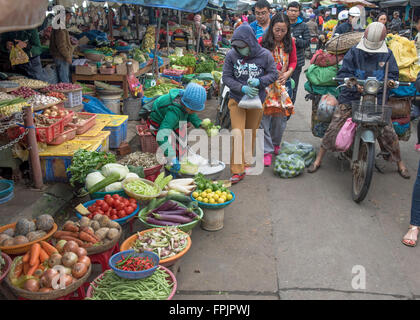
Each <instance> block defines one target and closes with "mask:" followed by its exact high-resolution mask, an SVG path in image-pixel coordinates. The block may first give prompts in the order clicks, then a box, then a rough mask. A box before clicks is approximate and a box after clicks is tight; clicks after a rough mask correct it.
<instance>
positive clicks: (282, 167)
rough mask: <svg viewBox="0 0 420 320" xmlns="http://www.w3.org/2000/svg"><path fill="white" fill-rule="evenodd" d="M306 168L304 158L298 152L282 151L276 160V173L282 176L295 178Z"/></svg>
mask: <svg viewBox="0 0 420 320" xmlns="http://www.w3.org/2000/svg"><path fill="white" fill-rule="evenodd" d="M304 169H305V162H304V160H303V158H302V157H301V156H299V155H297V154H286V153H280V154H279V155H278V156H277V157H276V160H275V162H274V174H276V175H278V176H279V177H280V178H293V177H297V176H298V175H300V174H301V173H302V172H303V170H304Z"/></svg>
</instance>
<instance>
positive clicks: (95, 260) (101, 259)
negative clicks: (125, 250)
mask: <svg viewBox="0 0 420 320" xmlns="http://www.w3.org/2000/svg"><path fill="white" fill-rule="evenodd" d="M119 251H120V245H119V244H118V242H117V243H116V244H115V245H114V246H113V247H112V248H111V249H108V250H107V251H105V252H102V253H97V254H93V255H90V256H89V258H90V262H91V263H92V264H100V265H101V266H102V272H105V271H106V270H108V269H110V268H109V265H108V261H109V258H111V256H112V255H114V254H116V253H118V252H119Z"/></svg>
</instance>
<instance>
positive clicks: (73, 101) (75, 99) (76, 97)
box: [64, 88, 83, 108]
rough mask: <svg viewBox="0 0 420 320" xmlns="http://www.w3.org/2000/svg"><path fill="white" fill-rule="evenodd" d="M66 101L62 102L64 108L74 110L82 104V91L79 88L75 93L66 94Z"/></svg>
mask: <svg viewBox="0 0 420 320" xmlns="http://www.w3.org/2000/svg"><path fill="white" fill-rule="evenodd" d="M66 95H67V100H66V101H65V102H64V106H65V107H66V108H74V107H78V106H81V105H82V104H83V89H82V88H80V89H78V90H75V91H71V92H68V93H66Z"/></svg>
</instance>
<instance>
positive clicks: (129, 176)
mask: <svg viewBox="0 0 420 320" xmlns="http://www.w3.org/2000/svg"><path fill="white" fill-rule="evenodd" d="M125 178H126V179H128V178H140V177H139V175H138V174H137V173H134V172H129V173H128V174H127V175H126V176H125Z"/></svg>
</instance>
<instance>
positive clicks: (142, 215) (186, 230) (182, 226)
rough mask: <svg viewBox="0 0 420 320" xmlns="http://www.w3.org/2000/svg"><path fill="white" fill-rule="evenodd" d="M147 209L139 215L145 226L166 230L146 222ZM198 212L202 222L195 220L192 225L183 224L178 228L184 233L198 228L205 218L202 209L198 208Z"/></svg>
mask: <svg viewBox="0 0 420 320" xmlns="http://www.w3.org/2000/svg"><path fill="white" fill-rule="evenodd" d="M146 209H147V207H146V208H143V209H142V210H140V212H139V215H138V217H139V220H140V221H141V222H142V223H143V224H144V225H146V226H148V227H150V228H165V227H163V226H158V225H155V224H150V223H147V222H146V220H145V218H144V216H145V214H146ZM197 211H198V216H199V217H200V220H195V221H193V222H190V223H186V224H181V225H179V226H178V228H179V229H180V230H182V231H184V232H188V231H190V230H192V229H194V228H195V227H196V226H197V224H198V223H199V222H200V221H201V219H203V216H204V212H203V210H202V209H201V208H197ZM196 213H197V212H196ZM168 228H169V227H168Z"/></svg>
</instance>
